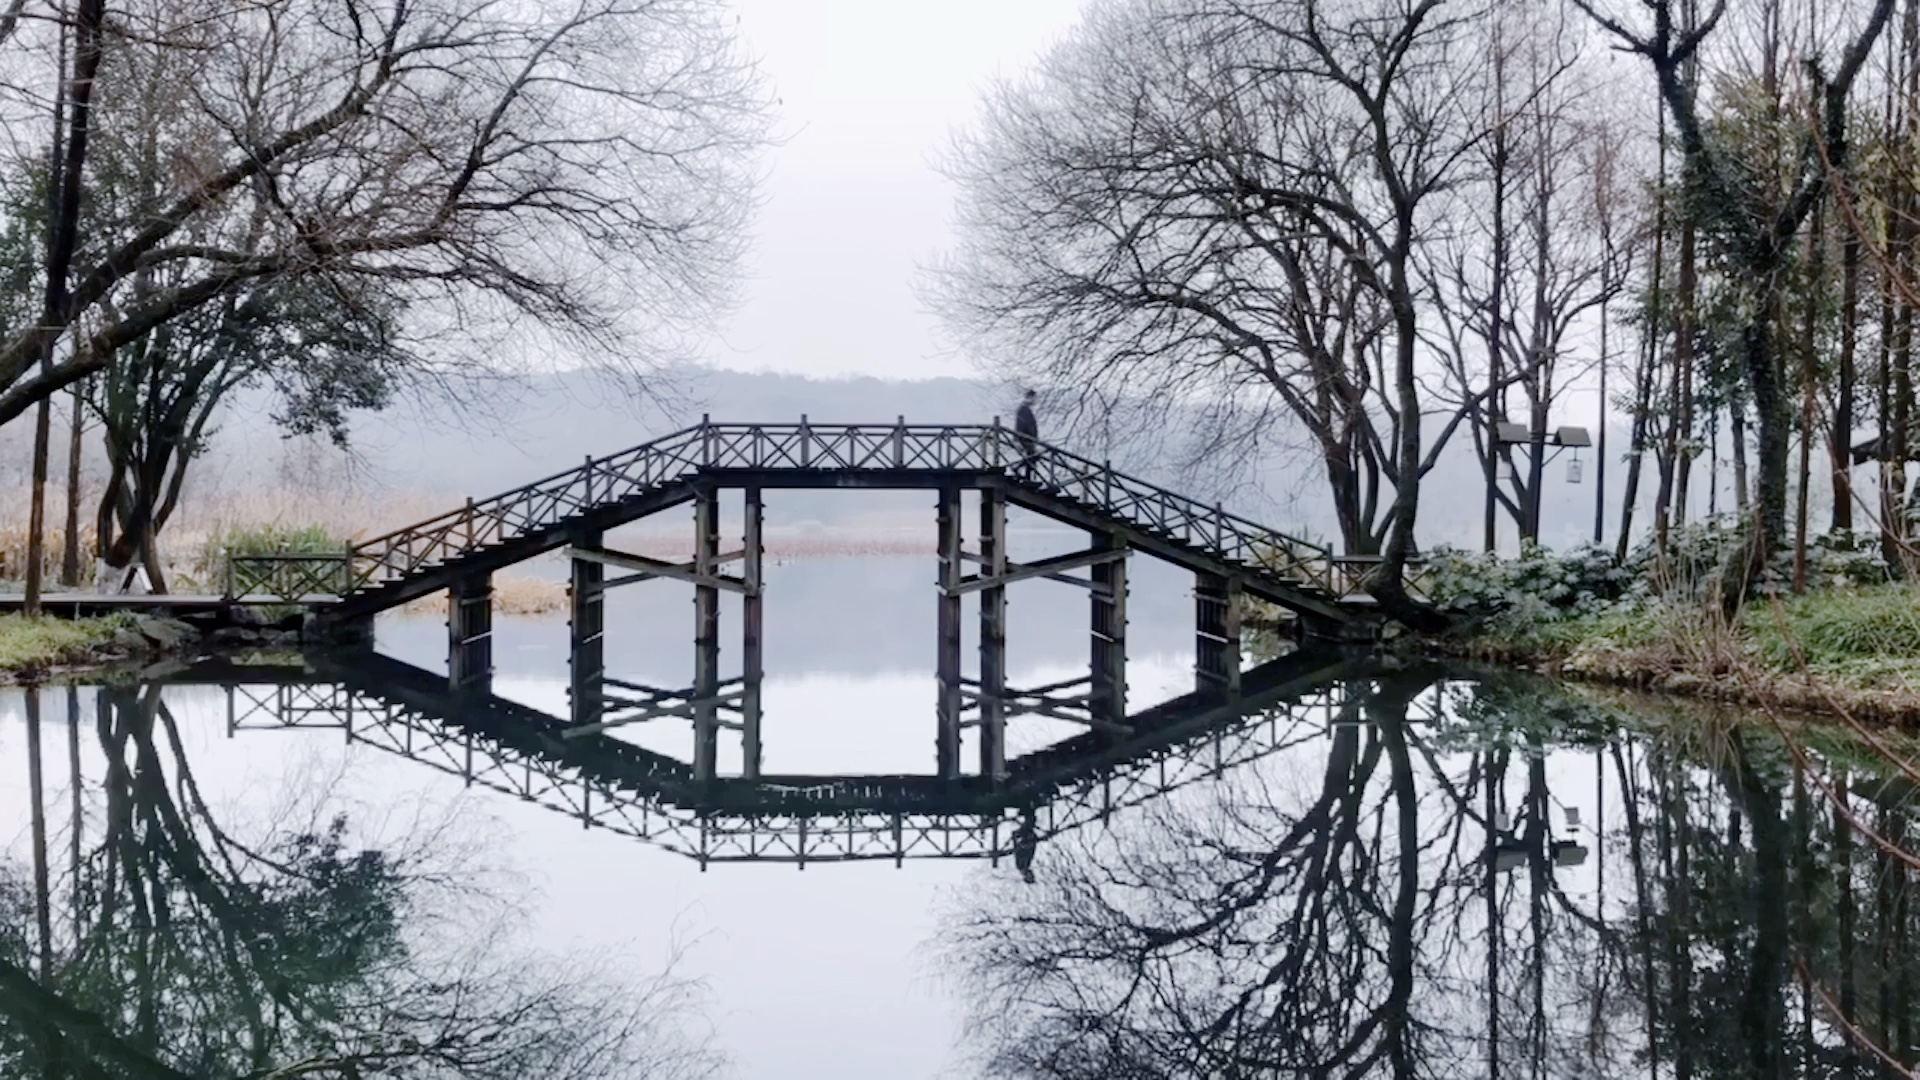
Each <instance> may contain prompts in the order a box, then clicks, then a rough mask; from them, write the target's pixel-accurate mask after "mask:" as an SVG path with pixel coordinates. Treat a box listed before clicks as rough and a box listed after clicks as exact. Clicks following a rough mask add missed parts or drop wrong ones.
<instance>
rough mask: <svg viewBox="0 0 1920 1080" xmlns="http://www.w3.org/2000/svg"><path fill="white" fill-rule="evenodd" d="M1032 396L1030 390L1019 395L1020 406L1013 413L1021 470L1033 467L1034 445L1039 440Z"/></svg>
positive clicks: (1037, 419) (1038, 428)
mask: <svg viewBox="0 0 1920 1080" xmlns="http://www.w3.org/2000/svg"><path fill="white" fill-rule="evenodd" d="M1033 398H1034V393H1033V391H1032V390H1028V391H1027V392H1026V393H1024V394H1022V395H1020V408H1019V409H1017V410H1015V411H1014V414H1013V434H1014V437H1015V438H1017V439H1019V440H1020V455H1021V457H1020V468H1021V470H1022V471H1025V470H1027V469H1031V468H1032V467H1033V459H1034V445H1035V444H1036V443H1038V442H1039V441H1040V420H1039V418H1038V417H1036V416H1034V414H1033Z"/></svg>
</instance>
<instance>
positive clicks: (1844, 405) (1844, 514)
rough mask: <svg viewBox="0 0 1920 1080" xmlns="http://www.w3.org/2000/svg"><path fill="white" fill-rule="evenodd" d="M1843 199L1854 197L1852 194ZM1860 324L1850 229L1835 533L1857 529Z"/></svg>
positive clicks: (1837, 400)
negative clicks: (1855, 483) (1855, 397)
mask: <svg viewBox="0 0 1920 1080" xmlns="http://www.w3.org/2000/svg"><path fill="white" fill-rule="evenodd" d="M1843 197H1851V191H1848V192H1846V193H1845V194H1844V196H1843ZM1859 323H1860V237H1859V236H1858V235H1857V234H1856V233H1855V231H1854V230H1853V229H1848V230H1847V235H1846V240H1845V241H1844V242H1843V244H1842V246H1841V248H1840V356H1839V361H1838V366H1839V371H1838V372H1836V373H1835V385H1834V391H1833V426H1832V427H1831V428H1830V429H1829V430H1830V434H1829V435H1828V437H1827V454H1828V456H1829V458H1831V460H1832V462H1833V517H1832V524H1831V527H1832V529H1833V531H1834V532H1842V531H1847V532H1851V531H1852V530H1853V457H1852V452H1853V395H1854V382H1855V379H1856V377H1857V376H1856V374H1855V367H1856V362H1855V359H1854V356H1855V350H1857V349H1858V348H1859V339H1860V332H1859Z"/></svg>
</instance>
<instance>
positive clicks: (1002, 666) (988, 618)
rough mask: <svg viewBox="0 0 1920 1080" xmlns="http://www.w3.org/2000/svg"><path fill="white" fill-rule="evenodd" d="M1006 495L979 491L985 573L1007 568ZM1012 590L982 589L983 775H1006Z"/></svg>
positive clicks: (990, 575)
mask: <svg viewBox="0 0 1920 1080" xmlns="http://www.w3.org/2000/svg"><path fill="white" fill-rule="evenodd" d="M1006 534H1007V496H1006V493H1005V492H1003V491H1001V490H1000V489H999V488H997V487H987V488H983V489H981V491H980V574H981V576H982V577H986V578H990V579H997V578H999V577H1001V576H1003V575H1005V574H1006V572H1007V541H1006ZM1006 692H1007V588H1006V586H1005V585H989V586H987V587H986V588H984V589H981V590H980V775H982V776H985V777H988V778H990V779H993V780H1000V779H1003V778H1005V776H1006V773H1007V702H1006Z"/></svg>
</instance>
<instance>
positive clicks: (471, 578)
mask: <svg viewBox="0 0 1920 1080" xmlns="http://www.w3.org/2000/svg"><path fill="white" fill-rule="evenodd" d="M492 682H493V578H492V575H490V574H488V573H486V572H484V571H482V572H480V573H476V574H468V575H465V576H463V577H459V578H455V579H454V581H453V583H452V584H451V585H449V586H448V587H447V685H448V687H449V688H450V689H452V690H454V691H456V692H460V691H476V692H479V693H486V692H488V691H489V690H490V689H491V688H492Z"/></svg>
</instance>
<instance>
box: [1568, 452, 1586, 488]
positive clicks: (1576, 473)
mask: <svg viewBox="0 0 1920 1080" xmlns="http://www.w3.org/2000/svg"><path fill="white" fill-rule="evenodd" d="M1582 466H1583V463H1582V462H1581V460H1580V458H1579V457H1578V456H1577V455H1576V456H1575V457H1573V458H1570V459H1569V460H1568V461H1567V483H1569V484H1577V483H1579V482H1580V473H1581V472H1582Z"/></svg>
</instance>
